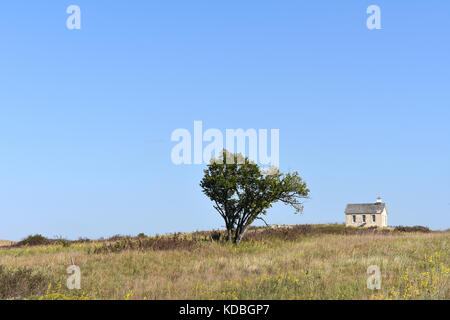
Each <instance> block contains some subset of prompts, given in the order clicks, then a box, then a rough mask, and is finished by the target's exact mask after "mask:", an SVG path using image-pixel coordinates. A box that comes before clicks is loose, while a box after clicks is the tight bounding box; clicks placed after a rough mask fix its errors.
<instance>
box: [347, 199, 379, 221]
mask: <svg viewBox="0 0 450 320" xmlns="http://www.w3.org/2000/svg"><path fill="white" fill-rule="evenodd" d="M387 214H388V210H387V207H386V204H385V203H384V202H383V200H382V199H381V198H380V197H378V199H377V202H376V203H359V204H348V205H347V207H346V208H345V225H346V226H347V227H387V225H388V224H387Z"/></svg>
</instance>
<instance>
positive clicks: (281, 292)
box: [0, 225, 450, 299]
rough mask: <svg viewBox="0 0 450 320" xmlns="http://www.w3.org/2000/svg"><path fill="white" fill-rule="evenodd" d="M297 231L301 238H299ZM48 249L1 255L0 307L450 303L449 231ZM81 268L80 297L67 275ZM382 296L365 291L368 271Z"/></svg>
mask: <svg viewBox="0 0 450 320" xmlns="http://www.w3.org/2000/svg"><path fill="white" fill-rule="evenodd" d="M302 230H303V231H302ZM211 238H213V239H214V234H211V233H200V234H189V235H182V236H174V237H170V236H168V237H158V238H156V240H155V238H150V237H140V238H119V237H117V238H115V239H111V240H109V241H107V242H106V241H104V242H103V241H80V242H69V243H66V242H54V243H52V244H49V245H44V246H29V247H28V246H25V247H10V248H5V247H3V248H2V249H0V265H1V266H0V298H2V299H12V298H14V299H24V298H30V299H450V286H449V282H448V280H449V271H450V269H449V268H450V255H449V248H448V242H449V240H450V232H431V233H405V232H394V231H386V230H385V231H383V232H379V231H376V230H375V231H369V230H368V231H367V232H359V231H358V230H354V229H351V228H345V227H344V226H340V225H329V226H328V225H317V226H312V227H311V226H310V227H309V229H307V231H305V229H303V228H302V226H298V227H293V228H291V229H280V230H269V229H257V230H253V231H252V232H250V233H249V234H248V235H247V239H246V240H245V241H243V242H242V243H241V244H240V245H238V246H235V245H231V244H228V243H224V242H221V241H211V240H210V239H211ZM72 261H73V263H74V264H75V265H77V266H79V267H80V269H81V290H68V289H67V288H66V279H67V277H68V275H67V274H66V268H67V267H68V266H69V265H71V264H72ZM370 265H377V266H379V267H380V269H381V274H382V283H381V290H375V291H373V290H369V289H367V284H366V281H367V278H368V277H369V276H368V275H367V273H366V271H367V268H368V267H369V266H370Z"/></svg>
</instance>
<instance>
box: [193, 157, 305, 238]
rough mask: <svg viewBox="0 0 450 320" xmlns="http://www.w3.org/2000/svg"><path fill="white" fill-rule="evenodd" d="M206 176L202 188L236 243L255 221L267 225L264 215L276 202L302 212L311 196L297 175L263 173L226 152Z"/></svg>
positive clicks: (251, 164) (274, 171)
mask: <svg viewBox="0 0 450 320" xmlns="http://www.w3.org/2000/svg"><path fill="white" fill-rule="evenodd" d="M230 160H234V161H230ZM204 173H205V175H204V177H203V179H202V181H201V182H200V186H201V187H202V190H203V192H204V193H205V194H206V195H207V196H208V197H209V198H210V199H211V201H213V203H214V205H213V206H214V208H215V209H216V210H217V211H218V212H219V214H220V215H221V217H222V218H223V219H224V221H225V227H226V229H227V241H234V243H236V244H237V243H239V242H240V241H241V239H242V237H243V236H244V234H245V232H246V231H247V229H248V227H249V226H250V225H251V224H252V223H253V222H254V221H255V220H257V219H260V220H262V221H264V222H265V220H264V219H263V217H262V216H264V215H266V214H267V209H269V208H270V207H272V205H273V204H274V203H276V202H279V201H280V202H282V203H284V204H286V205H289V206H292V207H293V208H294V209H295V212H296V213H301V212H302V210H303V204H302V202H301V199H305V198H308V195H309V189H308V188H307V186H306V183H305V182H304V181H303V180H302V178H301V177H300V176H299V175H298V173H297V172H294V173H287V174H282V173H280V171H279V170H278V169H277V168H271V170H269V171H266V172H264V171H262V170H261V168H260V167H259V166H258V165H257V164H256V163H254V162H251V161H250V160H249V159H248V158H247V157H243V156H242V155H240V154H233V153H230V152H228V151H226V150H224V151H223V153H222V156H221V157H219V158H218V159H214V158H213V159H212V160H211V163H210V164H209V165H208V168H207V169H205V170H204Z"/></svg>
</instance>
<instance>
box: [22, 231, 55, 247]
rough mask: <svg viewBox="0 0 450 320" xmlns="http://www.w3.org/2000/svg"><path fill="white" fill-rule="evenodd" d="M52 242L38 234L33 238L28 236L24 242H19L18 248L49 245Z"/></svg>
mask: <svg viewBox="0 0 450 320" xmlns="http://www.w3.org/2000/svg"><path fill="white" fill-rule="evenodd" d="M49 243H50V240H49V239H47V238H46V237H44V236H42V235H40V234H36V235H33V236H28V237H26V238H25V239H23V240H22V241H19V242H18V243H17V244H16V246H19V247H23V246H42V245H46V244H49Z"/></svg>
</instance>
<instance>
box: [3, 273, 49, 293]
mask: <svg viewBox="0 0 450 320" xmlns="http://www.w3.org/2000/svg"><path fill="white" fill-rule="evenodd" d="M50 283H51V279H50V278H49V277H47V276H45V275H43V274H41V273H39V272H35V271H33V270H31V269H29V268H16V269H7V268H5V267H4V266H1V265H0V299H13V298H14V299H21V298H25V297H28V296H30V295H41V294H44V293H45V291H46V290H47V288H48V285H49V284H50Z"/></svg>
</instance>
